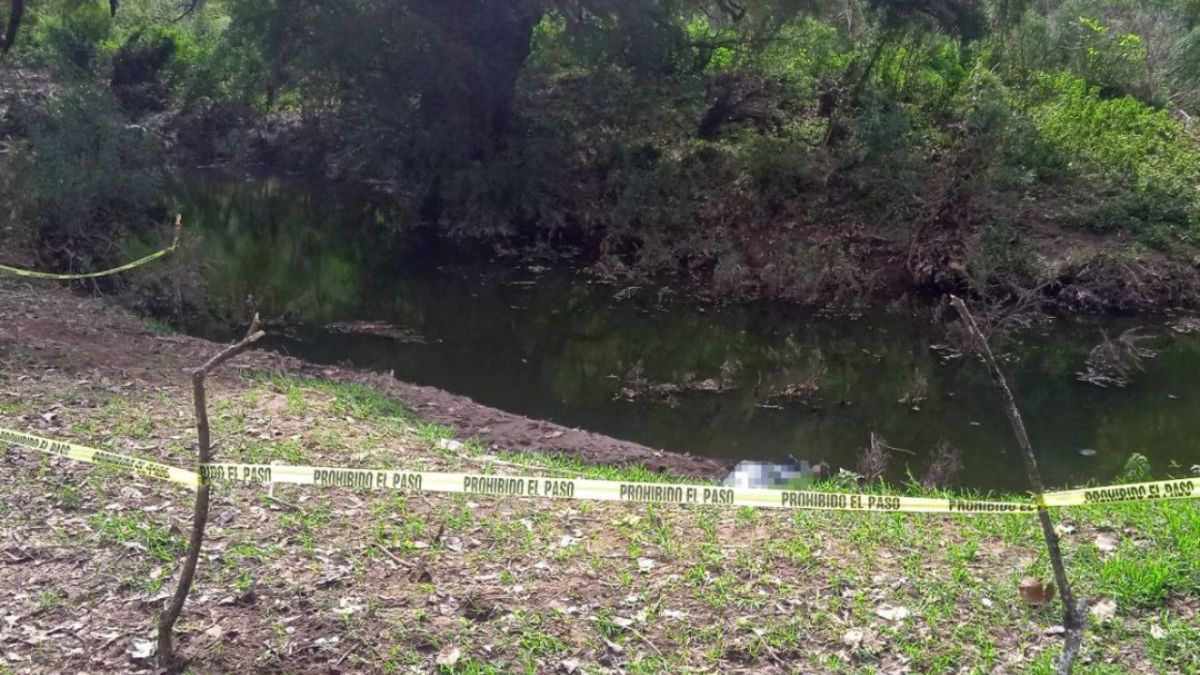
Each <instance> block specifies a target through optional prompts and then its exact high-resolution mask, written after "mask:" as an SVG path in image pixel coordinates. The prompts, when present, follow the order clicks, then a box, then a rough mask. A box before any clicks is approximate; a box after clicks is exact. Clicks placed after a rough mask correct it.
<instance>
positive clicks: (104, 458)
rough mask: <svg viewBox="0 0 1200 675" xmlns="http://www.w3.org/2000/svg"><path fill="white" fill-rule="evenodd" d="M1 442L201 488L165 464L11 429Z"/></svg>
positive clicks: (1, 432) (194, 478)
mask: <svg viewBox="0 0 1200 675" xmlns="http://www.w3.org/2000/svg"><path fill="white" fill-rule="evenodd" d="M0 442H4V443H11V444H13V445H19V446H21V447H23V448H29V449H31V450H37V451H39V452H44V453H46V454H48V455H57V456H59V457H66V458H68V459H74V460H76V461H79V462H88V463H91V464H97V465H99V466H105V467H109V468H111V469H116V470H117V471H122V472H125V473H131V474H133V475H135V476H144V477H146V478H157V479H159V480H165V481H169V482H172V483H179V484H180V485H186V486H188V487H190V488H192V489H195V488H196V486H197V485H199V484H200V477H199V476H198V475H197V474H196V472H195V471H188V470H187V469H178V468H176V467H173V466H168V465H166V464H159V463H158V462H152V461H150V460H148V459H139V458H137V457H130V456H129V455H122V454H120V453H116V452H108V451H106V450H97V449H95V448H89V447H86V446H83V445H75V444H74V443H66V442H64V441H54V440H51V439H49V438H42V437H41V436H34V435H32V434H26V433H22V432H20V431H13V430H12V429H4V428H0Z"/></svg>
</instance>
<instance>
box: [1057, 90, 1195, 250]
mask: <svg viewBox="0 0 1200 675" xmlns="http://www.w3.org/2000/svg"><path fill="white" fill-rule="evenodd" d="M1036 97H1037V99H1036V101H1037V102H1036V104H1035V109H1034V117H1035V119H1036V121H1037V127H1038V131H1039V132H1040V133H1041V135H1042V137H1043V139H1044V140H1045V141H1046V142H1047V143H1049V144H1050V145H1051V146H1052V147H1053V148H1054V149H1055V150H1056V151H1057V152H1059V153H1060V154H1061V155H1063V156H1064V157H1065V158H1067V159H1068V161H1069V162H1070V165H1069V166H1070V167H1071V169H1072V170H1073V171H1074V172H1075V173H1077V174H1078V176H1079V177H1080V178H1083V179H1089V180H1091V181H1093V182H1098V183H1099V184H1100V185H1114V186H1116V187H1117V188H1118V189H1119V190H1121V191H1123V192H1125V193H1126V194H1127V196H1125V197H1121V196H1120V195H1119V194H1118V195H1116V198H1117V199H1119V200H1121V201H1120V202H1119V203H1117V204H1115V205H1112V206H1111V208H1112V209H1116V210H1117V211H1118V213H1111V212H1110V213H1108V214H1107V217H1106V218H1105V221H1107V222H1104V221H1101V222H1100V223H1099V226H1100V229H1117V228H1120V229H1126V230H1129V231H1132V232H1135V233H1136V232H1138V231H1139V230H1141V229H1145V228H1152V229H1156V230H1161V229H1162V227H1163V226H1165V227H1168V228H1177V229H1179V230H1181V231H1182V232H1186V230H1187V229H1188V228H1191V227H1195V226H1196V225H1198V224H1200V222H1198V218H1200V144H1198V143H1197V139H1196V138H1195V136H1194V135H1192V134H1191V133H1189V132H1188V131H1187V130H1186V129H1185V128H1184V126H1183V125H1182V124H1180V123H1179V122H1176V121H1175V120H1173V119H1171V117H1170V116H1169V115H1168V114H1167V113H1166V112H1165V111H1163V110H1158V109H1156V108H1153V107H1150V106H1147V105H1145V104H1144V103H1141V102H1139V101H1137V100H1136V99H1134V98H1132V97H1129V96H1123V97H1121V98H1110V99H1105V98H1102V97H1101V96H1100V90H1099V87H1097V86H1094V85H1090V84H1088V83H1087V82H1085V81H1084V80H1081V79H1079V78H1077V77H1073V76H1071V75H1067V74H1059V75H1049V74H1044V75H1042V76H1041V77H1040V79H1039V82H1038V88H1037V90H1036ZM1119 211H1124V212H1125V217H1127V218H1128V220H1127V222H1126V223H1125V224H1124V225H1122V224H1121V223H1119V222H1112V221H1113V220H1115V218H1114V216H1118V215H1121V214H1120V213H1119ZM1160 235H1161V233H1160V234H1159V235H1155V238H1156V239H1161V238H1162V237H1161V236H1160ZM1159 243H1160V244H1161V243H1163V242H1161V241H1160V242H1159Z"/></svg>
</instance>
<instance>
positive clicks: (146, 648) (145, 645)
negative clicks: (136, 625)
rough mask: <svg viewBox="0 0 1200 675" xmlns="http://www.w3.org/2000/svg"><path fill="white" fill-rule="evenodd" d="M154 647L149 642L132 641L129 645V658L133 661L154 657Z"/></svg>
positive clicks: (152, 643)
mask: <svg viewBox="0 0 1200 675" xmlns="http://www.w3.org/2000/svg"><path fill="white" fill-rule="evenodd" d="M154 651H155V645H154V642H153V641H151V640H136V639H135V640H134V641H133V643H132V644H130V645H129V657H130V658H132V659H135V660H142V659H148V658H150V657H151V656H154Z"/></svg>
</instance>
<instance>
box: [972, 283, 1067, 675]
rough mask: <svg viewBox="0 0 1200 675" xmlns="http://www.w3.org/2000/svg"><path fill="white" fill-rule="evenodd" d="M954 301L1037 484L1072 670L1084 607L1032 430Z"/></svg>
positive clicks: (1064, 665)
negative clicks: (1053, 516) (1047, 499)
mask: <svg viewBox="0 0 1200 675" xmlns="http://www.w3.org/2000/svg"><path fill="white" fill-rule="evenodd" d="M950 302H951V304H953V305H954V308H955V309H957V310H958V314H959V316H960V317H962V321H963V324H965V325H966V328H967V332H968V333H969V334H970V335H971V336H972V337H973V338H974V339H975V342H976V344H977V346H978V347H979V355H980V356H981V357H983V361H984V364H985V365H986V366H987V367H988V373H989V374H990V375H991V376H992V384H994V385H995V386H996V389H997V390H999V392H1000V397H1001V398H1002V399H1003V400H1004V410H1005V412H1006V413H1007V414H1008V421H1009V422H1010V423H1012V428H1013V434H1014V435H1015V436H1016V437H1017V445H1018V446H1020V448H1021V459H1022V460H1023V461H1024V463H1025V473H1026V475H1027V476H1028V477H1029V485H1030V487H1032V488H1033V492H1034V497H1035V499H1036V500H1037V503H1038V520H1039V521H1040V522H1041V525H1042V535H1043V537H1044V538H1045V539H1046V549H1047V551H1048V552H1049V554H1050V566H1051V567H1052V568H1053V569H1054V581H1055V583H1056V584H1057V585H1058V590H1059V595H1060V597H1061V598H1062V603H1063V627H1064V628H1066V629H1067V635H1066V642H1065V643H1064V644H1063V656H1062V661H1061V662H1060V663H1059V668H1058V672H1059V673H1063V674H1069V673H1070V672H1071V669H1072V667H1073V666H1074V663H1075V657H1076V656H1078V654H1079V647H1080V645H1081V644H1082V642H1083V620H1082V618H1081V617H1080V614H1081V611H1080V607H1079V605H1077V604H1076V603H1075V594H1074V593H1072V592H1071V584H1070V582H1069V581H1068V580H1067V568H1066V566H1065V565H1064V564H1063V557H1062V549H1061V548H1059V545H1058V533H1057V532H1055V531H1054V524H1053V523H1051V522H1050V513H1049V511H1047V510H1046V506H1045V504H1044V503H1043V499H1042V495H1043V494H1044V493H1045V491H1046V490H1045V487H1044V486H1043V485H1042V476H1041V473H1040V472H1039V471H1038V465H1037V457H1036V456H1035V455H1034V454H1033V445H1032V444H1031V443H1030V442H1029V434H1028V433H1026V431H1025V423H1024V422H1023V421H1022V420H1021V411H1020V410H1019V409H1018V408H1017V401H1016V399H1015V398H1013V393H1012V390H1011V389H1009V387H1008V381H1007V380H1006V379H1005V378H1004V371H1002V370H1000V364H999V363H998V362H997V361H996V357H995V355H993V354H992V348H991V347H990V346H989V345H988V341H987V338H986V337H984V335H983V332H982V331H980V330H979V326H978V325H977V324H976V323H975V317H974V316H972V315H971V311H970V310H968V309H967V304H966V303H965V302H963V301H962V299H960V298H959V297H957V296H954V295H951V296H950Z"/></svg>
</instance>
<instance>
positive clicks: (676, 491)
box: [0, 428, 1200, 514]
mask: <svg viewBox="0 0 1200 675" xmlns="http://www.w3.org/2000/svg"><path fill="white" fill-rule="evenodd" d="M0 442H7V443H12V444H14V445H19V446H21V447H26V448H31V449H33V450H39V451H41V452H45V453H47V454H52V455H58V456H60V457H67V458H70V459H75V460H79V461H82V462H91V463H93V464H99V465H103V466H108V467H111V468H114V469H117V470H120V471H125V472H127V473H132V474H134V475H138V476H145V477H148V478H157V479H160V480H165V481H170V482H173V483H179V484H181V485H187V486H188V487H191V488H195V487H196V486H197V485H199V484H200V482H201V481H204V482H206V483H209V484H221V483H254V484H264V483H288V484H293V485H315V486H319V487H346V488H357V489H366V490H403V491H412V492H450V493H458V494H471V495H481V496H490V497H547V498H557V499H586V500H594V501H614V502H641V503H651V504H696V505H710V506H749V507H759V508H782V509H798V510H820V511H871V512H879V513H888V512H891V513H958V514H977V513H980V514H985V513H986V514H1000V513H1033V512H1035V511H1037V510H1038V508H1039V505H1042V507H1043V508H1045V507H1050V508H1055V507H1063V506H1079V505H1085V504H1105V503H1111V502H1130V501H1156V500H1166V499H1188V498H1197V497H1200V478H1184V479H1179V480H1163V481H1154V482H1150V483H1132V484H1129V485H1110V486H1104V487H1094V488H1083V489H1079V490H1063V491H1060V492H1049V493H1046V494H1044V495H1042V496H1041V499H1040V500H1036V501H1035V500H1030V501H1020V502H1018V501H991V500H982V499H956V498H935V497H902V496H897V495H870V494H856V493H849V492H812V491H806V490H769V489H762V488H734V487H726V486H723V485H712V484H710V485H704V484H689V483H639V482H625V481H615V480H595V479H590V478H549V477H545V476H510V475H484V474H471V473H452V472H442V471H405V470H400V469H347V468H343V467H320V466H297V465H290V464H237V463H209V464H204V465H202V466H201V467H200V473H199V474H197V473H195V472H193V471H188V470H186V469H179V468H176V467H173V466H168V465H166V464H160V463H158V462H153V461H150V460H145V459H139V458H137V457H130V456H128V455H121V454H118V453H114V452H107V451H104V450H96V449H94V448H88V447H85V446H82V445H75V444H73V443H65V442H62V441H54V440H51V439H48V438H42V437H40V436H34V435H32V434H26V433H23V432H20V431H14V430H11V429H4V428H0Z"/></svg>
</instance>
